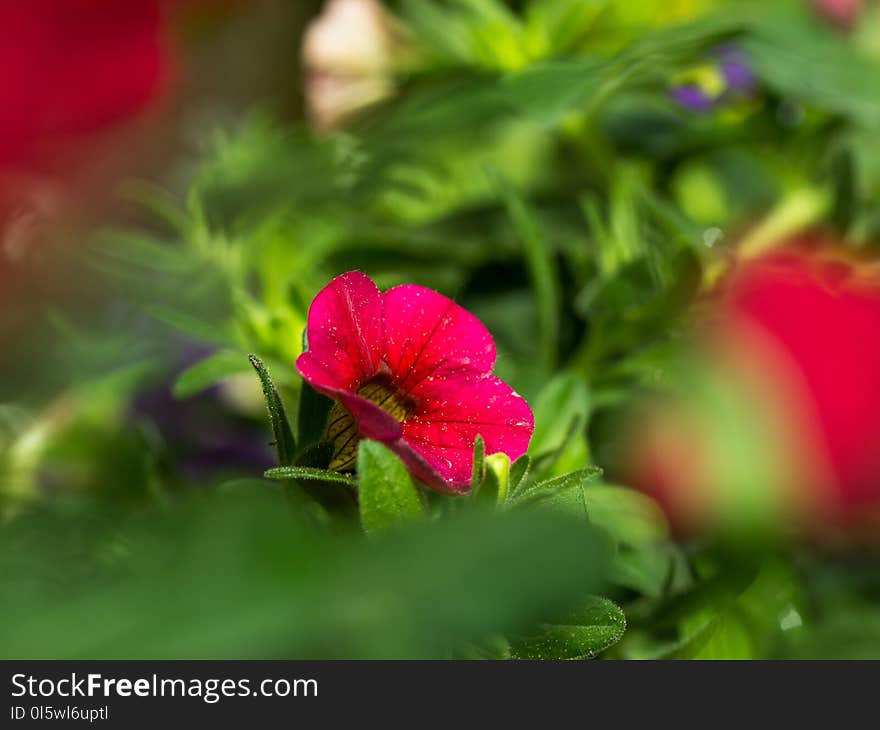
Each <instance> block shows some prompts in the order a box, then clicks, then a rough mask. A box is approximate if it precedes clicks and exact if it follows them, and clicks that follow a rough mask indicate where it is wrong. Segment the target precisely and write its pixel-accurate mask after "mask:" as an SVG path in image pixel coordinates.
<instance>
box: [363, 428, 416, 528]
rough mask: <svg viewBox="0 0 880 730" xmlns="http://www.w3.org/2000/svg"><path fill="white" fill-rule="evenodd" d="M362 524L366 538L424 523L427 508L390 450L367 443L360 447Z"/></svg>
mask: <svg viewBox="0 0 880 730" xmlns="http://www.w3.org/2000/svg"><path fill="white" fill-rule="evenodd" d="M358 482H359V484H360V511H361V524H362V525H363V528H364V531H365V532H367V534H370V535H375V534H379V533H381V532H385V531H387V530H389V529H391V528H394V527H397V526H400V525H403V524H407V523H409V522H415V521H417V520H421V519H423V518H424V516H425V507H424V505H423V504H422V499H421V496H420V495H419V492H418V488H417V487H416V485H415V482H414V481H413V479H412V477H411V476H410V473H409V470H408V469H407V468H406V467H405V466H404V465H403V463H402V462H401V461H400V459H398V458H397V457H396V456H395V455H394V454H393V453H391V451H389V450H388V448H387V447H385V446H383V445H382V444H380V443H379V442H378V441H370V440H368V439H365V440H363V441H361V443H360V445H359V446H358Z"/></svg>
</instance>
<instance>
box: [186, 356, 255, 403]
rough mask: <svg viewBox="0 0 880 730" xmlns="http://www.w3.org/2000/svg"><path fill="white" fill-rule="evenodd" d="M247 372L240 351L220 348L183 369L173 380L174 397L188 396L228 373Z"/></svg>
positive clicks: (209, 385) (208, 386) (219, 379)
mask: <svg viewBox="0 0 880 730" xmlns="http://www.w3.org/2000/svg"><path fill="white" fill-rule="evenodd" d="M244 372H247V359H246V358H245V356H244V355H242V354H241V353H240V352H234V351H232V350H221V351H220V352H215V353H214V354H213V355H208V357H206V358H205V359H203V360H200V361H199V362H197V363H196V364H195V365H193V366H192V367H189V368H187V369H186V370H184V371H183V372H182V373H181V374H180V375H179V376H178V377H177V380H176V381H175V382H174V388H173V392H174V397H175V398H189V397H190V396H192V395H196V394H197V393H200V392H201V391H203V390H205V389H206V388H210V387H211V386H212V385H216V384H217V383H218V382H220V381H221V380H223V379H224V378H227V377H229V376H230V375H237V374H239V373H244Z"/></svg>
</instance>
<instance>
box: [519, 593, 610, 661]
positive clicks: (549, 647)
mask: <svg viewBox="0 0 880 730" xmlns="http://www.w3.org/2000/svg"><path fill="white" fill-rule="evenodd" d="M625 631H626V616H625V615H624V613H623V611H622V610H621V608H620V607H619V606H618V605H617V604H615V603H613V602H612V601H609V600H608V599H607V598H601V597H599V596H594V597H591V598H590V599H589V600H588V601H587V603H586V604H585V605H584V607H583V608H582V609H580V610H579V611H576V612H574V613H573V614H572V615H571V616H570V618H569V619H568V620H567V621H566V623H564V624H546V625H544V626H543V627H542V631H541V633H540V634H538V635H537V636H534V637H530V638H528V639H524V640H522V641H518V642H515V643H513V644H512V645H511V649H510V653H511V658H513V659H591V658H593V657H595V656H596V655H597V654H599V653H600V652H602V651H604V650H605V649H607V648H608V647H610V646H612V645H614V644H616V643H617V642H618V641H620V638H621V637H622V636H623V634H624V632H625Z"/></svg>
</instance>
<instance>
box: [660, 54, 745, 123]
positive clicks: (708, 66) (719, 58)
mask: <svg viewBox="0 0 880 730" xmlns="http://www.w3.org/2000/svg"><path fill="white" fill-rule="evenodd" d="M757 86H758V80H757V77H756V76H755V73H754V71H753V69H752V66H751V64H750V63H749V59H748V56H747V55H746V53H745V52H744V51H743V50H742V49H741V48H739V47H738V46H735V45H730V44H728V45H723V46H718V47H716V48H714V49H713V50H712V51H711V52H710V53H709V54H708V58H707V59H706V62H705V63H704V64H702V65H700V66H697V67H694V68H691V69H689V70H687V71H685V72H683V73H682V74H680V76H679V83H678V84H676V85H674V86H673V87H672V88H670V90H669V96H670V98H671V99H672V100H673V101H674V102H675V103H676V104H678V105H679V106H681V107H683V108H685V109H689V110H690V111H694V112H699V113H707V112H710V111H712V110H713V109H716V108H718V107H719V106H721V105H724V104H728V103H730V102H732V101H735V100H737V99H748V98H750V97H752V96H753V95H754V94H755V92H756V89H757Z"/></svg>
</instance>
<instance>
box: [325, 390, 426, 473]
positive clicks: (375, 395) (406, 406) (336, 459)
mask: <svg viewBox="0 0 880 730" xmlns="http://www.w3.org/2000/svg"><path fill="white" fill-rule="evenodd" d="M357 393H358V395H359V396H360V397H361V398H364V399H366V400H368V401H370V402H371V403H375V404H376V405H377V406H379V408H381V409H382V410H383V411H385V412H386V413H388V414H390V415H391V416H392V417H393V418H394V419H395V420H397V421H398V422H401V421H403V420H404V419H405V418H406V417H407V416H408V415H409V414H410V413H411V412H412V410H413V407H414V405H415V404H414V403H413V402H412V399H410V398H408V397H407V396H405V395H403V394H402V393H400V392H399V391H398V390H397V389H396V388H394V387H392V386H391V381H390V379H389V378H388V377H386V376H384V375H379V376H377V377H375V378H373V379H372V380H370V381H368V382H366V383H364V384H363V385H362V386H361V387H360V388H358V392H357ZM360 440H361V437H360V433H358V428H357V423H355V420H354V418H353V417H352V415H351V414H350V413H349V412H348V409H347V408H346V407H345V406H343V405H342V404H341V403H339V402H337V403H334V404H333V407H332V408H331V409H330V414H329V416H328V417H327V428H326V430H325V431H324V441H326V442H327V443H329V444H331V446H332V447H333V456H332V457H331V458H330V464H329V465H328V467H327V468H328V469H330V470H331V471H348V470H350V469H354V467H355V465H356V463H357V448H358V443H359V442H360Z"/></svg>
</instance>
